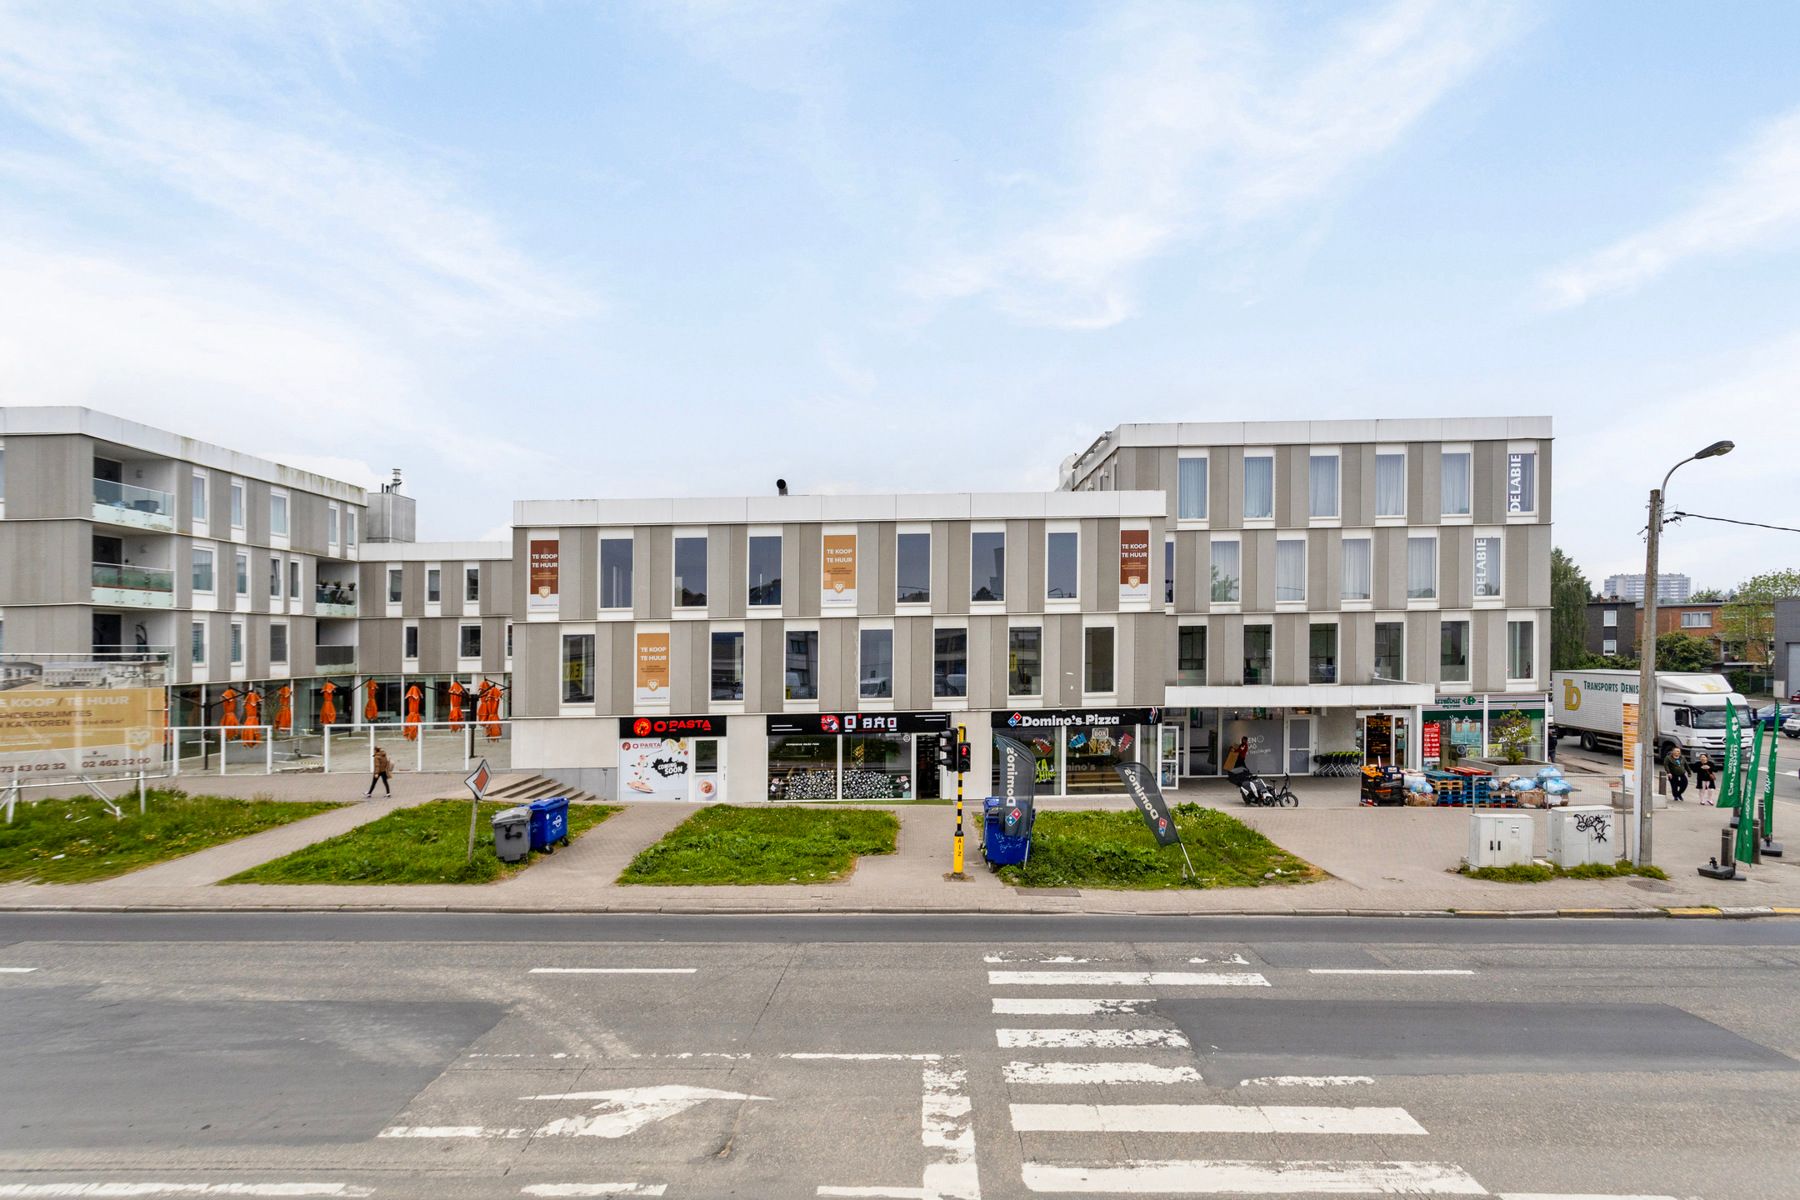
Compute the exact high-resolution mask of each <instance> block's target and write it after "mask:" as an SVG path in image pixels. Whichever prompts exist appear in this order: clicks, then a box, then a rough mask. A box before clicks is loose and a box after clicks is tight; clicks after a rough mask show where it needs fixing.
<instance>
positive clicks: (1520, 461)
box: [1506, 450, 1537, 517]
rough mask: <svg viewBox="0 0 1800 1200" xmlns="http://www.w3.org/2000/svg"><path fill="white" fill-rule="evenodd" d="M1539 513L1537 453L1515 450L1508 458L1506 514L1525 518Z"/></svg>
mask: <svg viewBox="0 0 1800 1200" xmlns="http://www.w3.org/2000/svg"><path fill="white" fill-rule="evenodd" d="M1536 511H1537V453H1536V452H1535V451H1531V450H1514V451H1512V452H1511V453H1509V454H1508V455H1507V456H1506V513H1507V515H1508V516H1512V517H1516V516H1524V515H1527V514H1530V513H1534V512H1536Z"/></svg>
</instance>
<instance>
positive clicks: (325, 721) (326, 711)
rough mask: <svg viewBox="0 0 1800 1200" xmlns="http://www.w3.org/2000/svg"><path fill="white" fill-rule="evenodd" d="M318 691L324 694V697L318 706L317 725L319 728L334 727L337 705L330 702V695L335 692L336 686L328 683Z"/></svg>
mask: <svg viewBox="0 0 1800 1200" xmlns="http://www.w3.org/2000/svg"><path fill="white" fill-rule="evenodd" d="M319 691H320V692H322V693H324V696H325V700H324V702H323V703H322V704H320V705H319V724H320V726H321V727H322V726H326V725H336V724H337V704H336V702H334V701H333V700H332V698H331V694H332V693H333V692H335V691H337V684H335V683H328V684H326V685H325V686H324V687H322V688H320V689H319Z"/></svg>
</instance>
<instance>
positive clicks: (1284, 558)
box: [1275, 538, 1306, 604]
mask: <svg viewBox="0 0 1800 1200" xmlns="http://www.w3.org/2000/svg"><path fill="white" fill-rule="evenodd" d="M1275 601H1276V603H1278V604H1304V603H1305V602H1306V543H1305V542H1304V541H1302V540H1301V539H1299V538H1284V539H1283V540H1281V541H1279V542H1276V543H1275Z"/></svg>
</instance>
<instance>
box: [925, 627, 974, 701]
mask: <svg viewBox="0 0 1800 1200" xmlns="http://www.w3.org/2000/svg"><path fill="white" fill-rule="evenodd" d="M931 694H932V695H934V696H940V697H951V698H954V697H957V696H966V695H968V694H969V631H968V630H966V629H940V630H938V631H937V633H936V635H935V636H934V637H933V639H932V649H931Z"/></svg>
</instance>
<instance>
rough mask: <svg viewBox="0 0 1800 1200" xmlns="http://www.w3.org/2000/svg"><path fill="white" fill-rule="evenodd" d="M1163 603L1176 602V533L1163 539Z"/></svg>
mask: <svg viewBox="0 0 1800 1200" xmlns="http://www.w3.org/2000/svg"><path fill="white" fill-rule="evenodd" d="M1163 603H1164V604H1173V603H1175V535H1174V534H1170V535H1169V536H1168V537H1165V538H1164V539H1163Z"/></svg>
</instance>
